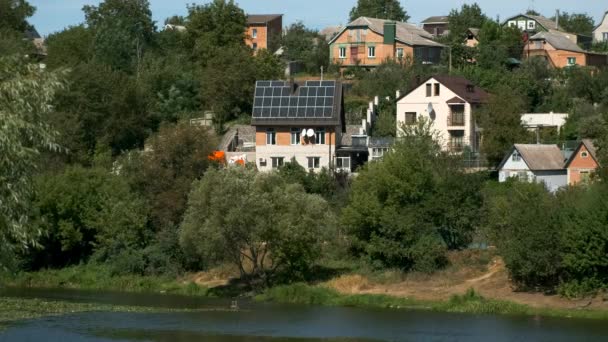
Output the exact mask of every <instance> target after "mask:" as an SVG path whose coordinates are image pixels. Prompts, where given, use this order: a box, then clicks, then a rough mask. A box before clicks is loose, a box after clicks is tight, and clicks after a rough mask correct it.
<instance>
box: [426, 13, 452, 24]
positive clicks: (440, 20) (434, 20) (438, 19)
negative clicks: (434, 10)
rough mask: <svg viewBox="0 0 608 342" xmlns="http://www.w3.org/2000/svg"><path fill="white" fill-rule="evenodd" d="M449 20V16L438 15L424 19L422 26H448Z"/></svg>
mask: <svg viewBox="0 0 608 342" xmlns="http://www.w3.org/2000/svg"><path fill="white" fill-rule="evenodd" d="M449 19H450V18H449V17H448V16H447V15H438V16H434V17H428V18H426V19H424V20H423V21H422V24H444V23H445V24H447V23H448V22H449Z"/></svg>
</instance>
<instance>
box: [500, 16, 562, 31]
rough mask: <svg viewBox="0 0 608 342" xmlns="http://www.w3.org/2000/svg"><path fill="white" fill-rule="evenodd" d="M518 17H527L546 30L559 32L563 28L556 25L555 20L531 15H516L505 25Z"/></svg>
mask: <svg viewBox="0 0 608 342" xmlns="http://www.w3.org/2000/svg"><path fill="white" fill-rule="evenodd" d="M517 17H526V18H529V19H532V20H535V21H536V22H537V23H538V24H539V25H540V26H542V27H544V28H545V30H559V31H562V28H561V26H559V25H556V24H555V21H554V20H551V19H549V18H547V17H543V16H542V15H529V14H523V13H522V14H518V15H514V16H512V17H510V18H508V19H507V20H505V21H504V24H506V23H507V22H509V20H513V19H514V18H517Z"/></svg>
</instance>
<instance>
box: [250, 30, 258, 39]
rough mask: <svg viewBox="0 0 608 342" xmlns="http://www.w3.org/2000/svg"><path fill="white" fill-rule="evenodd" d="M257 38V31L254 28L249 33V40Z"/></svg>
mask: <svg viewBox="0 0 608 342" xmlns="http://www.w3.org/2000/svg"><path fill="white" fill-rule="evenodd" d="M257 37H258V29H256V28H254V29H253V30H252V31H251V38H257Z"/></svg>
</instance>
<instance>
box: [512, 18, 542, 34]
mask: <svg viewBox="0 0 608 342" xmlns="http://www.w3.org/2000/svg"><path fill="white" fill-rule="evenodd" d="M505 26H506V27H511V26H515V27H517V28H519V29H520V30H522V31H528V32H531V33H536V32H543V31H547V30H545V29H544V28H543V27H542V26H540V25H539V24H538V22H537V21H536V20H533V19H530V18H527V17H524V16H518V17H515V18H511V19H509V20H507V21H506V22H505Z"/></svg>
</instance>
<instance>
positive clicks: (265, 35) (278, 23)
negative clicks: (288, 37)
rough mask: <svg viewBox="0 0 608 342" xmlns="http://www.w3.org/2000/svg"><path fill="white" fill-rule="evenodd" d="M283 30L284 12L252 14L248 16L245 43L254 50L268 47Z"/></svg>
mask: <svg viewBox="0 0 608 342" xmlns="http://www.w3.org/2000/svg"><path fill="white" fill-rule="evenodd" d="M282 32H283V15H282V14H252V15H248V16H247V29H246V32H245V44H247V45H248V46H249V47H251V48H252V49H253V50H254V51H257V50H259V49H268V48H269V47H270V46H271V45H272V43H273V41H275V40H276V39H278V38H280V37H281V34H282Z"/></svg>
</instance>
